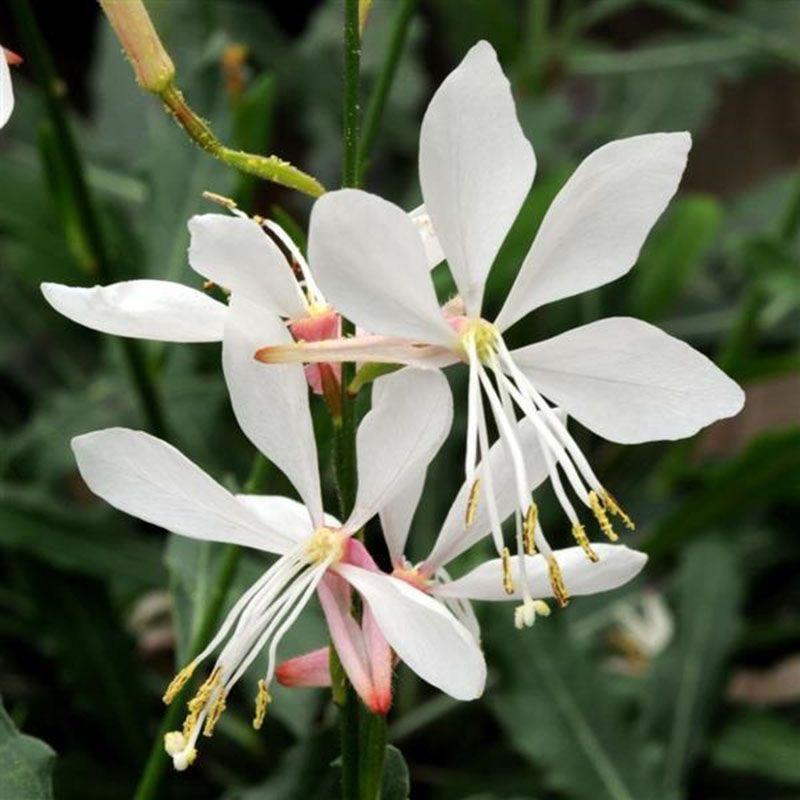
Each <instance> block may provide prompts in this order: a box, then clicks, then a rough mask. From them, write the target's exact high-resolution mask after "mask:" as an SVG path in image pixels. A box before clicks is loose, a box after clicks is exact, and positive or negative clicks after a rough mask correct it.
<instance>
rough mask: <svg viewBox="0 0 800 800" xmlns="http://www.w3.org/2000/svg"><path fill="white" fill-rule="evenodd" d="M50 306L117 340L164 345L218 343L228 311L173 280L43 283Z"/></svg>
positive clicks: (207, 297)
mask: <svg viewBox="0 0 800 800" xmlns="http://www.w3.org/2000/svg"><path fill="white" fill-rule="evenodd" d="M41 288H42V294H43V295H44V297H45V300H47V302H48V303H50V305H51V306H52V307H53V308H54V309H55V310H56V311H58V312H59V313H60V314H63V315H64V316H65V317H67V318H68V319H71V320H72V321H73V322H77V323H78V324H79V325H85V326H86V327H87V328H91V329H92V330H95V331H101V332H102V333H110V334H113V335H114V336H131V337H134V338H136V339H152V340H154V341H158V342H218V341H220V340H221V339H222V331H223V329H224V327H225V314H226V313H227V310H228V309H227V306H226V305H225V304H224V303H220V302H219V301H217V300H214V299H212V298H211V297H209V296H208V295H206V294H203V292H199V291H197V289H191V288H190V287H188V286H183V285H182V284H180V283H174V282H172V281H157V280H136V281H123V282H122V283H112V284H111V285H110V286H92V287H91V288H84V287H80V286H64V285H62V284H60V283H43V284H42V286H41Z"/></svg>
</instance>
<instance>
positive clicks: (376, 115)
mask: <svg viewBox="0 0 800 800" xmlns="http://www.w3.org/2000/svg"><path fill="white" fill-rule="evenodd" d="M416 6H417V0H399V2H398V3H397V8H396V9H395V14H394V18H393V19H392V24H391V28H390V32H389V46H388V47H387V48H386V53H385V54H384V57H383V64H381V69H380V72H379V73H378V78H377V80H376V81H375V86H374V87H373V89H372V93H371V94H370V97H369V101H368V102H367V109H366V111H365V113H364V127H363V129H362V131H361V136H360V138H359V143H358V180H359V183H362V182H363V180H364V175H365V173H366V171H367V168H368V167H369V157H370V154H371V153H372V146H373V145H374V144H375V137H376V136H377V134H378V129H379V127H380V122H381V117H382V116H383V110H384V108H385V107H386V100H387V98H388V96H389V91H390V90H391V88H392V83H393V82H394V78H395V75H396V74H397V66H398V64H399V63H400V55H401V54H402V52H403V46H404V45H405V42H406V37H407V36H408V29H409V27H410V25H411V19H412V17H413V16H414V9H415V8H416Z"/></svg>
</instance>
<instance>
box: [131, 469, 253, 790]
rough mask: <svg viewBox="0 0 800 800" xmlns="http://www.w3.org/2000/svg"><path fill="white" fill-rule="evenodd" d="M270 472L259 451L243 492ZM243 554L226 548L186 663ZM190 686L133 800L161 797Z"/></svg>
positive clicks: (165, 725) (201, 643) (214, 618)
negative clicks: (171, 737) (168, 745)
mask: <svg viewBox="0 0 800 800" xmlns="http://www.w3.org/2000/svg"><path fill="white" fill-rule="evenodd" d="M268 471H269V462H268V461H267V460H266V458H264V456H262V455H261V453H258V454H257V455H256V457H255V459H254V460H253V465H252V466H251V468H250V474H249V475H248V477H247V480H246V481H245V483H244V487H243V491H244V492H245V493H246V494H252V493H253V492H256V491H258V489H259V488H260V487H261V486H262V485H263V483H264V480H265V478H266V476H267V473H268ZM240 557H241V548H239V547H238V546H236V545H233V544H231V545H228V546H227V547H226V548H225V552H224V553H223V555H222V562H221V564H220V566H219V571H218V572H217V578H216V580H215V582H214V586H213V588H212V590H211V594H210V596H209V600H208V604H207V605H206V608H205V610H204V611H203V616H202V618H201V620H200V624H199V625H198V627H197V632H196V633H195V635H194V637H193V638H192V641H191V644H190V645H189V658H188V659H187V663H190V662H191V661H192V659H193V658H194V657H195V656H197V654H198V653H200V651H201V650H202V649H203V647H205V645H206V644H207V643H208V640H209V639H210V638H211V634H212V633H213V631H214V628H215V627H216V626H217V623H218V621H219V617H220V615H221V613H222V609H223V606H224V605H225V599H226V598H227V596H228V591H229V590H230V588H231V585H232V584H233V579H234V578H235V577H236V570H237V568H238V566H239V559H240ZM190 685H191V682H190V683H188V684H187V685H186V686H184V687H183V690H182V691H181V692H180V693H179V694H178V695H177V697H175V699H174V700H173V701H172V703H171V704H170V706H169V708H168V709H167V712H166V714H164V719H163V720H162V721H161V725H160V726H159V729H158V733H157V734H156V737H155V739H154V740H153V746H152V747H151V749H150V755H149V756H148V757H147V763H146V764H145V767H144V770H142V775H141V777H140V779H139V784H138V786H137V787H136V792H135V794H134V800H153V798H155V797H157V796H158V790H159V786H160V785H161V781H162V780H163V779H164V772H165V770H166V766H167V754H166V752H165V751H164V735H165V734H167V733H168V732H169V731H171V730H175V729H176V728H178V727H179V726H180V719H181V717H182V716H183V715H184V713H185V707H186V700H187V698H188V696H189V690H190Z"/></svg>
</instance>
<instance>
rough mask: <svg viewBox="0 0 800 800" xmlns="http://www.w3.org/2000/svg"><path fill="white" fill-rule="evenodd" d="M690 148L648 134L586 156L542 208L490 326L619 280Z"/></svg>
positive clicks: (686, 141) (671, 137)
mask: <svg viewBox="0 0 800 800" xmlns="http://www.w3.org/2000/svg"><path fill="white" fill-rule="evenodd" d="M691 144H692V140H691V137H690V136H689V134H688V133H651V134H647V135H644V136H633V137H631V138H630V139H620V140H619V141H616V142H610V143H609V144H606V145H604V146H603V147H601V148H599V149H598V150H595V151H594V152H593V153H592V154H591V155H590V156H589V157H588V158H586V160H585V161H584V162H583V163H582V164H581V165H580V166H579V167H578V169H577V170H575V172H574V174H573V175H572V177H571V178H570V179H569V180H568V181H567V183H566V185H565V186H564V188H563V189H562V190H561V191H560V192H559V193H558V196H557V197H556V199H555V200H554V201H553V203H552V204H551V206H550V208H549V210H548V211H547V214H546V215H545V218H544V220H543V221H542V224H541V227H540V228H539V232H538V234H537V235H536V239H535V240H534V243H533V246H532V247H531V249H530V251H529V253H528V255H527V256H526V257H525V261H524V262H523V263H522V267H521V268H520V271H519V274H518V275H517V279H516V281H515V282H514V285H513V286H512V287H511V291H510V292H509V293H508V297H507V298H506V302H505V305H504V306H503V308H502V309H501V311H500V313H499V314H498V316H497V319H496V320H495V324H496V325H497V326H498V328H499V329H500V330H505V329H506V328H508V327H509V326H510V325H513V324H514V323H515V322H516V321H517V320H518V319H521V318H522V317H524V316H525V314H527V313H528V312H529V311H533V309H534V308H538V307H539V306H543V305H545V303H551V302H553V301H554V300H560V299H561V298H562V297H571V296H572V295H574V294H578V293H579V292H586V291H588V290H589V289H594V288H596V287H597V286H602V285H603V284H604V283H608V282H609V281H613V280H615V279H616V278H619V277H620V276H621V275H624V274H625V273H626V272H627V271H628V270H629V269H630V268H631V267H632V266H633V265H634V264H635V263H636V259H637V258H638V257H639V250H640V249H641V247H642V245H643V244H644V241H645V239H646V238H647V234H648V233H649V232H650V229H651V228H652V227H653V225H654V224H655V222H656V220H657V219H658V218H659V217H660V216H661V213H662V212H663V211H664V209H665V208H666V207H667V204H668V203H669V201H670V198H671V197H672V195H674V194H675V191H676V190H677V188H678V183H679V182H680V179H681V175H683V170H684V168H685V167H686V158H687V156H688V153H689V148H690V147H691Z"/></svg>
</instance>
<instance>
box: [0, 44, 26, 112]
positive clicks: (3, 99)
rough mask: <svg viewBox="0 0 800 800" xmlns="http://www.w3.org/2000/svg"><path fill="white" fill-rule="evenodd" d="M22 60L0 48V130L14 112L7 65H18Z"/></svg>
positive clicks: (9, 51) (12, 89)
mask: <svg viewBox="0 0 800 800" xmlns="http://www.w3.org/2000/svg"><path fill="white" fill-rule="evenodd" d="M21 62H22V58H21V57H20V56H18V55H17V54H16V53H15V52H13V51H12V50H7V49H6V48H5V47H2V46H0V128H3V127H5V124H6V123H7V122H8V120H9V118H10V117H11V113H12V112H13V111H14V87H13V86H12V85H11V70H10V69H9V64H19V63H21Z"/></svg>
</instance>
